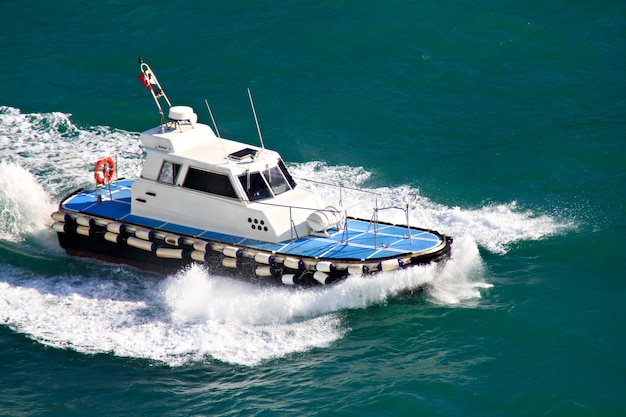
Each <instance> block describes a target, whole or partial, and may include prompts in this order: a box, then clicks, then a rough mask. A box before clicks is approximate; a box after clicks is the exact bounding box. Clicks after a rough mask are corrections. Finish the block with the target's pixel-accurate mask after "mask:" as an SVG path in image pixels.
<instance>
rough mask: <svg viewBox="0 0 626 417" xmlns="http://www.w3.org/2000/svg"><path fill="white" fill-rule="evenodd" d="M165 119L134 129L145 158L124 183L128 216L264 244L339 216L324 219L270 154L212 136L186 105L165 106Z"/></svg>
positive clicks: (317, 229)
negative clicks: (129, 194)
mask: <svg viewBox="0 0 626 417" xmlns="http://www.w3.org/2000/svg"><path fill="white" fill-rule="evenodd" d="M169 119H170V122H169V123H167V124H163V125H161V126H158V127H155V128H153V129H150V130H148V131H145V132H143V133H142V134H141V137H140V140H141V142H142V144H143V146H144V148H145V152H146V160H145V162H144V165H143V170H142V172H141V176H140V178H138V179H137V180H136V181H135V182H134V183H133V186H132V209H131V213H132V214H133V215H137V216H143V217H147V218H152V219H158V220H162V221H164V222H169V223H175V224H179V225H183V226H188V227H194V228H197V229H201V230H210V231H213V232H217V233H225V234H230V235H236V236H242V237H248V238H253V239H258V240H263V241H269V242H282V241H285V240H289V239H295V238H297V237H302V236H305V235H308V234H310V233H312V232H314V233H316V232H323V231H324V230H325V229H326V228H328V227H331V226H337V227H338V226H339V224H338V223H339V222H340V221H341V220H343V216H339V217H340V218H338V217H337V216H330V217H333V219H334V220H333V222H332V224H331V223H329V222H327V221H325V220H324V219H326V218H327V217H329V216H326V215H325V212H324V211H323V210H322V211H319V210H320V209H322V208H323V207H321V206H320V203H319V202H318V201H317V199H316V197H315V195H314V194H313V193H312V192H311V191H310V190H307V189H305V188H303V187H301V186H298V185H297V184H296V182H295V181H294V179H293V178H292V177H291V175H290V174H289V171H288V170H287V168H286V166H285V163H284V162H283V161H282V159H281V157H280V155H279V154H278V153H277V152H275V151H271V150H267V149H264V148H260V147H256V146H251V145H247V144H244V143H241V142H237V141H232V140H228V139H224V138H219V137H217V136H216V135H215V133H214V132H213V130H212V129H211V128H210V127H209V126H207V125H205V124H201V123H196V121H197V115H196V114H195V113H194V112H193V109H192V108H190V107H187V106H175V107H171V108H170V112H169ZM316 211H317V213H316ZM335 211H336V209H335ZM335 214H338V213H335ZM307 219H308V220H309V221H307ZM320 219H322V221H321V222H320Z"/></svg>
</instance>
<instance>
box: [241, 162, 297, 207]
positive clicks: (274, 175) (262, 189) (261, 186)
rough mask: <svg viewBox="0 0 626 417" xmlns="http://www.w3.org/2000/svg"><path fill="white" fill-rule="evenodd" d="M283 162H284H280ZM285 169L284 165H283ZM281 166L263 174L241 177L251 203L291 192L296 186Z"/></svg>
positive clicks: (267, 170)
mask: <svg viewBox="0 0 626 417" xmlns="http://www.w3.org/2000/svg"><path fill="white" fill-rule="evenodd" d="M280 162H282V161H280ZM282 166H283V167H284V164H283V165H282ZM285 172H286V169H285V170H283V169H281V166H280V165H279V166H274V167H271V168H268V169H266V170H265V171H263V172H247V173H245V174H243V175H240V176H239V182H240V183H241V185H242V186H243V189H244V190H245V191H246V195H247V196H248V199H249V200H250V201H255V200H262V199H264V198H269V197H272V195H274V196H276V195H279V194H282V193H284V192H285V191H289V190H291V189H292V188H293V186H292V185H291V184H292V183H293V185H295V182H294V181H293V179H292V178H291V176H290V175H289V173H288V172H287V175H288V177H285V175H284V174H285Z"/></svg>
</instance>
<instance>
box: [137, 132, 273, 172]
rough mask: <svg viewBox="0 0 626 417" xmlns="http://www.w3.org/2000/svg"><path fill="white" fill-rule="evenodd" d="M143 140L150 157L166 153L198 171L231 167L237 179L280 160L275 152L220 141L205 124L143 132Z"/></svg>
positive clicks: (229, 141)
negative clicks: (200, 168)
mask: <svg viewBox="0 0 626 417" xmlns="http://www.w3.org/2000/svg"><path fill="white" fill-rule="evenodd" d="M140 139H141V142H142V144H143V145H144V147H145V149H146V152H148V153H151V152H154V151H158V152H165V153H167V154H170V155H171V156H174V157H176V159H179V160H184V161H186V162H187V163H189V164H190V165H196V166H199V167H207V168H208V167H216V168H217V167H219V168H220V169H225V168H226V167H228V168H229V169H230V170H232V171H233V174H234V175H240V174H241V173H243V172H245V171H246V170H251V171H254V170H257V171H259V170H263V169H265V166H266V165H268V164H269V165H275V163H276V160H277V159H278V158H280V155H279V154H278V153H277V152H275V151H271V150H267V149H262V148H260V147H258V146H254V145H248V144H246V143H243V142H238V141H233V140H230V139H224V138H218V137H217V136H216V135H215V133H213V130H212V129H211V127H209V126H207V125H205V124H202V123H196V124H193V125H191V124H181V125H175V126H170V125H167V126H164V128H161V127H160V126H157V127H155V128H152V129H150V130H147V131H145V132H143V133H142V134H141V136H140ZM164 157H165V155H164Z"/></svg>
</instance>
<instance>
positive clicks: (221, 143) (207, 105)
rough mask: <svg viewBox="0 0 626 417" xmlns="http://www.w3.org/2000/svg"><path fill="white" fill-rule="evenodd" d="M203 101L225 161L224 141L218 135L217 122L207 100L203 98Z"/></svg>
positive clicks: (226, 156)
mask: <svg viewBox="0 0 626 417" xmlns="http://www.w3.org/2000/svg"><path fill="white" fill-rule="evenodd" d="M204 103H205V104H206V108H207V110H208V111H209V115H210V116H211V120H212V121H213V126H215V132H216V133H217V138H218V140H219V141H220V145H221V146H222V152H224V157H225V158H226V161H228V155H227V154H226V149H224V143H223V142H222V136H221V135H220V130H219V129H218V128H217V123H215V119H214V118H213V112H212V111H211V106H209V101H208V100H207V99H206V98H205V99H204Z"/></svg>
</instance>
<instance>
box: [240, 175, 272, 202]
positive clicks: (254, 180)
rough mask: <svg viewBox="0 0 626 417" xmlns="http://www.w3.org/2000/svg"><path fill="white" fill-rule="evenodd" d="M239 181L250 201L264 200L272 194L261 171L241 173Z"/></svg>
mask: <svg viewBox="0 0 626 417" xmlns="http://www.w3.org/2000/svg"><path fill="white" fill-rule="evenodd" d="M239 182H240V183H241V186H242V187H243V189H244V190H245V191H246V195H247V196H248V199H249V200H250V201H254V200H262V199H264V198H269V197H271V196H272V192H271V191H270V189H269V187H268V186H267V183H266V182H265V180H264V179H263V175H261V173H260V172H249V173H247V174H244V175H240V176H239Z"/></svg>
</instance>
